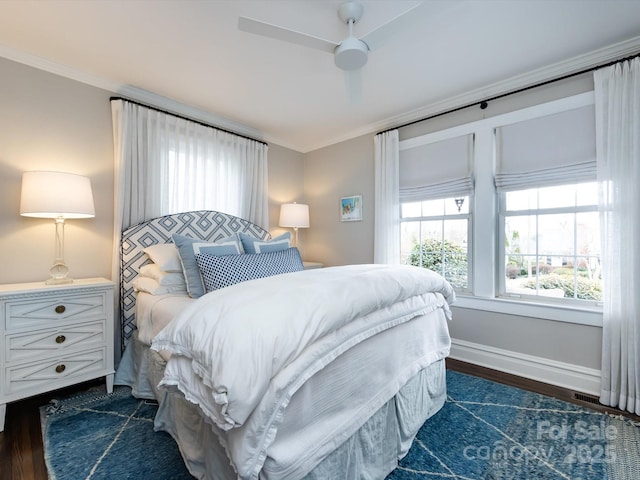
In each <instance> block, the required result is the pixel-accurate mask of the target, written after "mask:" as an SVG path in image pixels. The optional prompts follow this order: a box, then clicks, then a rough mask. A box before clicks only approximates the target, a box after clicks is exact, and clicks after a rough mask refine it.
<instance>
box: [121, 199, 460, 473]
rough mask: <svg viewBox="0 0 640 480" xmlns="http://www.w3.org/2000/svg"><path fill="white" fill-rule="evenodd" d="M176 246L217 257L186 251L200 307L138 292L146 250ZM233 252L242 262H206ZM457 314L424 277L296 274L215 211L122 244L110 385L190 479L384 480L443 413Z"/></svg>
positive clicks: (412, 271) (149, 225)
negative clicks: (145, 418) (139, 411)
mask: <svg viewBox="0 0 640 480" xmlns="http://www.w3.org/2000/svg"><path fill="white" fill-rule="evenodd" d="M184 237H191V238H193V239H198V240H193V242H194V243H197V242H201V243H202V244H205V247H202V246H201V247H198V248H206V245H211V244H216V246H211V247H210V248H212V249H214V250H211V251H210V252H207V251H205V250H197V249H196V248H195V247H194V250H193V251H194V252H200V253H197V255H196V260H197V263H198V269H199V272H200V280H202V285H203V286H204V291H202V292H201V295H196V296H195V298H192V296H189V294H188V293H185V291H184V290H181V289H180V288H181V286H179V285H178V286H176V287H175V288H173V289H172V288H170V287H171V285H169V284H168V283H167V282H164V283H165V284H164V285H160V284H161V283H163V282H156V283H155V284H153V285H152V286H149V285H143V282H142V281H141V280H142V279H145V278H146V277H147V276H151V277H154V276H155V277H157V276H158V270H159V267H158V266H157V264H159V263H161V262H163V261H164V260H163V259H158V258H154V259H153V261H152V258H151V257H152V256H153V255H150V253H151V254H154V253H156V254H157V252H153V251H152V247H153V246H155V245H158V246H160V247H157V248H162V249H164V250H167V249H169V250H170V248H171V246H172V242H173V243H175V246H173V248H176V249H177V250H178V253H182V252H183V250H181V248H182V247H183V246H184V245H181V243H180V242H186V243H189V242H190V241H187V240H185V239H184ZM234 237H235V238H239V239H241V241H239V242H238V243H239V245H241V246H243V247H244V252H241V253H239V254H237V253H225V254H222V253H220V252H221V250H220V251H218V250H215V249H217V248H221V247H218V246H217V245H218V244H225V242H226V243H229V242H230V240H229V239H231V238H234ZM283 237H285V238H283ZM247 238H249V239H250V240H251V241H252V242H253V244H246V243H243V240H244V239H247ZM198 245H200V243H198ZM252 248H253V250H252ZM247 252H248V253H247ZM190 253H191V250H189V254H190ZM178 257H179V258H180V259H181V260H183V257H180V255H178ZM165 260H166V259H165ZM152 269H154V271H153V274H152V275H149V271H151V270H152ZM141 272H142V273H141ZM221 272H222V273H221ZM256 272H263V273H261V274H256ZM264 272H266V273H264ZM274 272H275V273H277V274H276V275H273V273H274ZM174 273H179V272H174ZM192 273H193V272H189V271H188V270H184V269H183V271H182V274H183V276H184V278H185V283H186V284H189V276H190V275H191V274H192ZM162 275H164V276H163V277H162V278H163V279H166V278H167V275H166V274H165V273H162ZM178 276H179V275H178ZM141 277H142V278H141ZM229 278H231V279H229ZM238 278H240V280H238ZM187 291H188V292H189V293H191V290H190V289H189V288H187ZM454 300H455V295H454V293H453V290H452V288H451V286H450V285H449V284H448V283H447V282H446V281H444V279H442V278H441V277H440V276H438V275H436V274H434V273H433V272H430V271H427V270H425V269H421V268H417V267H409V266H390V265H351V266H344V267H331V268H324V269H313V270H306V271H305V270H303V268H302V261H301V259H300V257H299V253H298V252H297V249H295V248H292V247H290V245H288V243H287V238H286V236H281V237H276V238H271V236H270V235H269V233H268V232H266V231H265V230H263V229H262V228H260V227H259V226H257V225H254V224H252V223H250V222H247V221H246V220H243V219H239V218H236V217H232V216H229V215H226V214H222V213H220V212H210V211H202V212H188V213H183V214H177V215H169V216H166V217H162V218H161V219H153V220H151V221H149V222H145V223H143V224H140V225H136V226H134V227H131V228H129V229H127V230H125V231H124V232H123V236H122V278H121V313H122V318H121V335H122V341H123V344H126V349H125V352H124V354H123V357H122V361H121V364H120V366H119V368H118V372H117V374H116V381H115V383H116V384H124V385H129V386H130V387H131V388H132V393H133V395H134V396H137V397H142V398H154V399H156V400H157V401H158V404H159V408H158V413H157V415H156V418H155V428H156V430H163V431H166V432H168V433H169V434H171V436H172V437H173V438H174V439H175V441H176V442H177V444H178V446H179V448H180V452H181V454H182V456H183V458H184V460H185V464H186V465H187V468H188V469H189V471H190V472H191V474H192V475H193V476H194V477H196V478H206V479H215V480H223V479H224V480H227V479H235V478H240V479H253V480H258V479H263V480H275V479H285V478H286V479H303V478H304V479H328V478H331V479H339V478H344V479H358V478H362V479H365V478H366V479H383V478H385V477H386V476H387V475H388V474H389V473H390V472H391V471H392V470H393V469H394V468H395V467H396V465H397V463H398V460H399V459H401V458H402V457H403V456H404V455H405V454H406V453H407V452H408V450H409V448H410V446H411V444H412V441H413V438H414V437H415V435H416V433H417V431H418V429H419V428H420V426H422V424H423V423H424V422H425V421H426V420H427V419H428V418H429V417H431V416H432V415H434V414H435V413H436V412H437V411H438V410H439V409H440V408H441V407H442V405H443V404H444V399H445V395H446V383H445V367H444V358H445V357H446V356H447V355H448V353H449V348H450V338H449V333H448V328H447V321H448V320H449V319H450V311H449V304H450V303H452V302H453V301H454Z"/></svg>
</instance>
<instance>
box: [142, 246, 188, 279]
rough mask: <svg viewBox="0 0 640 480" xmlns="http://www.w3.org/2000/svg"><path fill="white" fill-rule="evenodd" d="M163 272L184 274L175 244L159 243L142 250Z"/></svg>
mask: <svg viewBox="0 0 640 480" xmlns="http://www.w3.org/2000/svg"><path fill="white" fill-rule="evenodd" d="M142 251H143V252H144V253H146V254H147V255H149V258H150V259H151V261H152V262H153V263H155V264H156V265H158V268H160V270H162V271H163V272H174V273H175V272H182V263H180V256H179V255H178V249H177V248H176V246H175V245H174V244H173V243H159V244H157V245H151V246H150V247H147V248H145V249H143V250H142Z"/></svg>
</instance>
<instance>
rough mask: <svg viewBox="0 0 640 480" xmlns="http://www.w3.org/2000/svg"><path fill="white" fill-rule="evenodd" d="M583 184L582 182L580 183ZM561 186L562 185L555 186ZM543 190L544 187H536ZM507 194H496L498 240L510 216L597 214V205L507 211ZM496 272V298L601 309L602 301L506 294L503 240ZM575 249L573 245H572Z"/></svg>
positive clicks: (500, 245)
mask: <svg viewBox="0 0 640 480" xmlns="http://www.w3.org/2000/svg"><path fill="white" fill-rule="evenodd" d="M580 183H584V182H580ZM565 185H567V186H569V185H579V183H567V184H565ZM556 186H562V185H556ZM538 188H544V187H542V186H541V187H538ZM531 189H532V188H527V189H522V190H531ZM507 193H508V192H499V193H498V205H499V207H498V222H499V223H498V239H504V238H505V223H506V218H507V217H511V216H521V215H537V216H540V215H554V214H572V215H573V214H577V213H593V212H596V213H597V212H598V207H597V205H596V206H595V208H594V207H593V206H591V205H576V206H572V207H556V208H538V209H528V210H511V211H508V210H507V208H506V196H507ZM497 246H498V271H499V272H500V274H499V275H498V285H497V297H498V298H507V299H512V300H517V299H522V300H524V301H528V302H541V303H549V304H552V305H553V304H557V305H561V306H569V307H571V306H575V307H578V308H582V307H587V308H589V307H595V308H598V307H599V308H602V301H596V300H580V299H575V298H566V297H564V298H554V297H547V296H544V295H527V294H520V293H510V292H507V288H506V278H505V274H504V272H505V269H506V265H505V257H506V256H507V253H506V250H505V243H504V240H502V241H500V242H498V245H497ZM574 247H575V245H574ZM576 255H577V254H576V252H575V248H574V252H573V256H574V257H575V256H576Z"/></svg>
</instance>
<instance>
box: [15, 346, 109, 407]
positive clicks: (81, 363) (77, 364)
mask: <svg viewBox="0 0 640 480" xmlns="http://www.w3.org/2000/svg"><path fill="white" fill-rule="evenodd" d="M106 357H107V355H106V348H98V349H95V350H90V351H85V352H79V353H73V354H69V355H61V356H58V357H56V358H52V359H49V360H44V361H41V362H35V363H29V364H22V365H18V366H15V367H11V366H9V367H7V368H6V371H5V374H6V375H5V386H4V387H5V388H4V390H5V393H6V394H7V395H13V394H17V393H20V392H37V391H46V390H53V389H56V388H59V387H60V386H63V385H68V384H69V381H68V380H69V379H70V378H73V377H83V378H87V377H91V375H92V373H95V376H100V375H99V374H100V372H104V371H106V369H107V359H106Z"/></svg>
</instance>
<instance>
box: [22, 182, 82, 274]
mask: <svg viewBox="0 0 640 480" xmlns="http://www.w3.org/2000/svg"><path fill="white" fill-rule="evenodd" d="M20 215H22V216H24V217H37V218H53V219H55V222H56V239H55V241H56V244H55V260H54V262H53V266H52V267H51V269H50V270H49V274H50V275H51V278H49V280H47V281H46V282H45V283H46V284H47V285H57V284H62V283H71V282H73V280H72V279H71V278H68V277H67V273H68V272H69V268H68V267H67V265H66V264H65V263H64V221H65V219H67V218H91V217H95V209H94V206H93V195H92V193H91V182H90V180H89V179H88V178H87V177H82V176H80V175H75V174H73V173H63V172H24V173H23V174H22V195H21V197H20Z"/></svg>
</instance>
